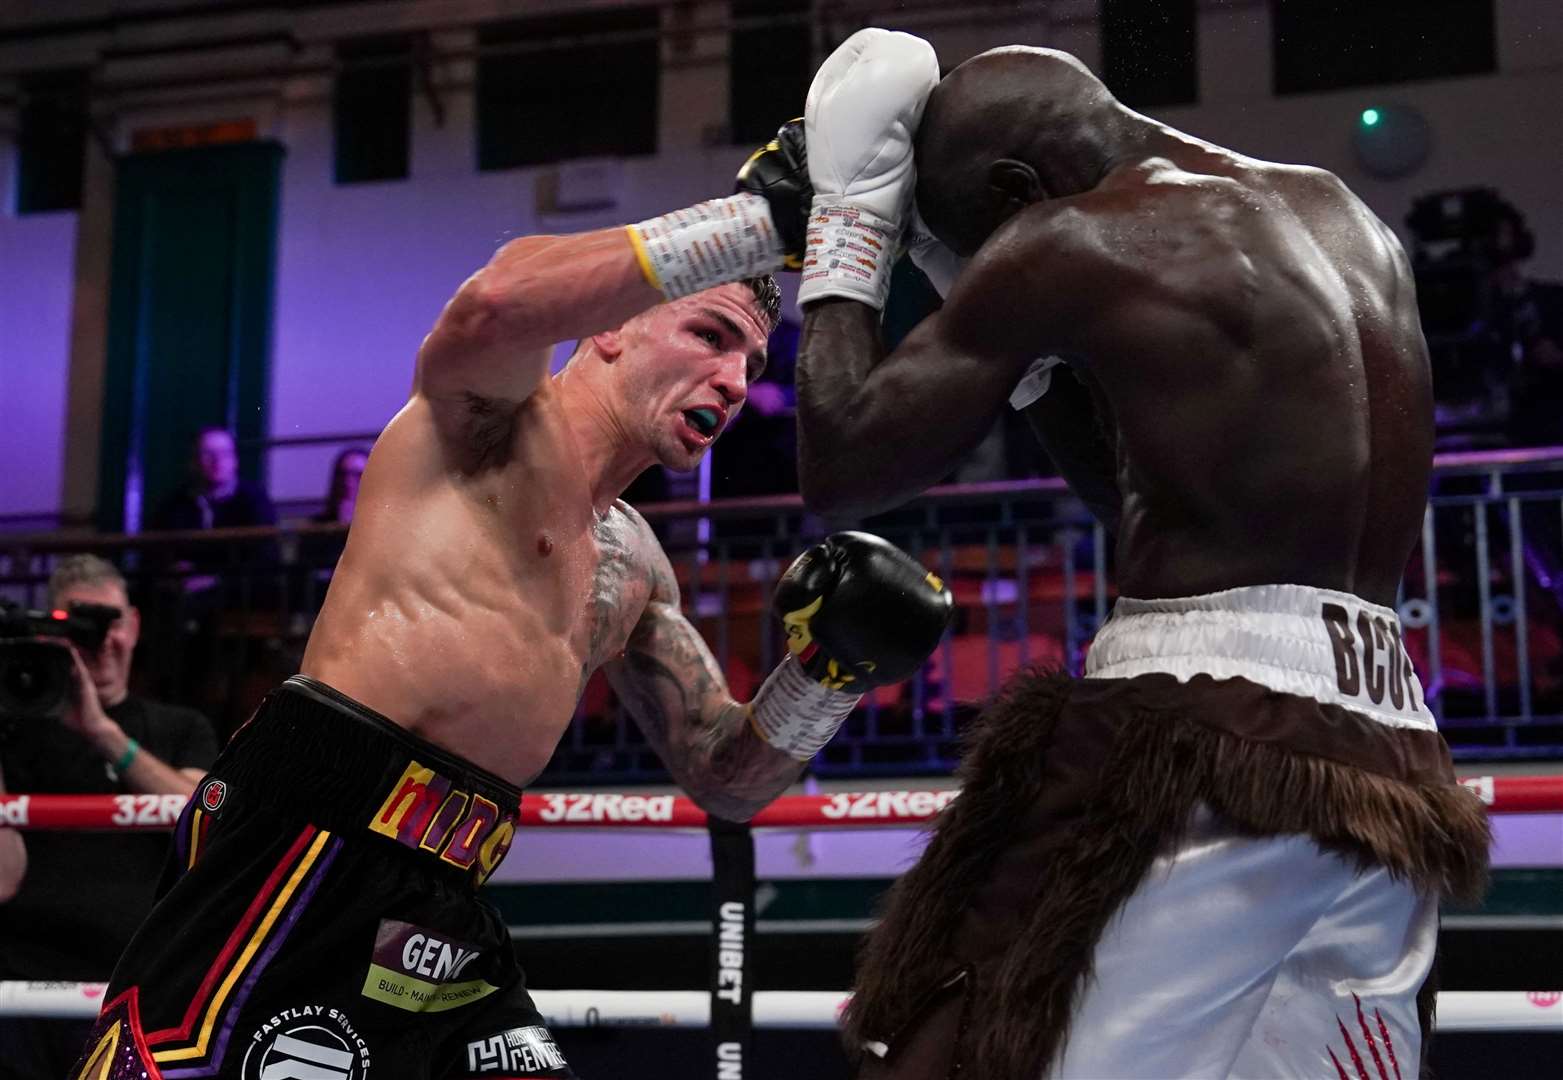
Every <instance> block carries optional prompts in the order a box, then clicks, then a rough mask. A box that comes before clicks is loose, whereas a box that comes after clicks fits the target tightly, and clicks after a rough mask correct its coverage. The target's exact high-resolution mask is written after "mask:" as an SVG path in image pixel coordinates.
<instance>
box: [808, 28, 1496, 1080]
mask: <svg viewBox="0 0 1563 1080" xmlns="http://www.w3.org/2000/svg"><path fill="white" fill-rule="evenodd" d="M805 134H806V140H805V141H806V153H807V162H806V169H807V172H808V174H809V178H810V182H811V184H812V188H813V213H812V216H811V218H810V225H809V232H808V238H807V249H806V254H805V260H804V267H803V281H802V287H801V289H800V297H799V298H800V303H801V304H802V305H803V307H804V311H805V326H804V333H803V346H802V352H801V354H800V360H799V425H800V430H799V439H800V479H801V482H802V484H803V491H804V498H805V500H806V501H808V502H809V503H810V504H811V505H812V506H813V507H814V508H816V509H818V510H820V511H822V512H825V513H827V514H833V515H837V516H854V515H863V514H866V513H872V512H875V511H879V510H883V509H886V508H888V507H891V506H894V505H896V504H897V503H899V502H900V501H902V500H904V499H906V498H907V497H910V496H911V495H913V494H915V493H917V492H918V491H920V490H922V489H923V488H924V487H926V486H927V485H929V484H931V483H933V482H936V481H937V480H938V479H939V478H940V477H942V476H944V475H946V474H947V473H948V471H949V470H950V469H951V468H952V467H953V465H954V464H955V463H956V461H958V460H959V458H960V457H961V455H962V454H964V453H965V452H966V451H967V450H968V449H969V448H970V447H972V446H973V445H975V443H976V442H977V441H978V440H979V439H981V438H982V436H983V435H984V434H985V433H986V432H988V431H989V430H990V429H991V427H992V425H993V423H994V421H995V420H996V419H997V417H998V416H999V414H1000V411H1001V410H1002V409H1005V408H1007V407H1010V406H1011V405H1013V406H1014V407H1016V408H1021V409H1024V410H1025V413H1026V415H1027V417H1028V419H1029V420H1030V422H1031V424H1032V426H1033V428H1034V429H1035V430H1036V431H1037V433H1038V434H1039V435H1040V436H1041V437H1042V439H1043V441H1044V442H1045V443H1046V445H1047V446H1048V448H1049V450H1050V451H1051V452H1052V453H1053V454H1054V456H1055V457H1056V459H1057V461H1058V463H1059V465H1060V467H1061V470H1062V471H1063V473H1064V475H1065V477H1066V478H1067V479H1068V480H1069V481H1070V483H1071V485H1072V486H1073V487H1074V488H1075V490H1076V491H1077V492H1078V493H1079V494H1080V495H1081V496H1082V497H1083V498H1084V499H1085V500H1086V501H1087V503H1088V504H1089V505H1090V506H1091V507H1092V508H1093V509H1094V510H1095V511H1096V512H1097V513H1098V515H1099V516H1100V517H1101V518H1102V520H1103V521H1104V523H1105V524H1106V525H1107V526H1108V528H1109V529H1111V530H1112V531H1113V532H1114V534H1115V542H1116V560H1115V561H1116V570H1117V583H1118V587H1119V589H1120V590H1121V593H1122V597H1121V598H1120V599H1119V600H1118V601H1117V603H1116V606H1115V607H1114V610H1113V615H1112V618H1111V619H1110V620H1109V621H1108V622H1107V623H1106V625H1105V626H1104V627H1103V628H1102V629H1101V631H1100V632H1099V634H1098V635H1097V637H1096V640H1095V642H1094V643H1093V645H1092V646H1091V650H1090V654H1089V657H1088V660H1087V663H1086V677H1085V678H1084V679H1080V680H1074V679H1068V678H1063V677H1054V678H1045V677H1037V676H1026V677H1022V678H1020V679H1017V680H1016V681H1015V682H1014V683H1013V684H1012V685H1011V686H1010V687H1009V689H1008V690H1007V692H1006V694H1005V695H1004V696H1003V698H1002V699H1001V700H1000V701H999V702H998V703H997V704H996V705H995V706H993V707H992V708H991V709H990V710H989V711H988V712H987V714H986V715H985V716H984V718H983V719H982V721H981V722H980V723H979V724H978V726H977V729H976V730H975V731H974V732H973V733H972V735H971V741H970V743H969V746H968V749H967V752H966V755H965V759H964V763H963V766H962V770H961V780H962V792H963V793H962V795H961V797H960V798H959V799H958V800H956V801H955V802H954V803H953V804H952V806H951V808H950V809H949V810H948V811H947V812H946V813H945V814H944V815H943V817H942V818H941V820H940V822H939V823H938V827H937V829H936V831H935V834H934V837H933V839H932V842H931V843H930V845H929V847H928V849H927V851H926V853H925V855H924V856H923V858H922V859H921V860H920V862H919V863H918V864H917V866H915V867H914V868H913V869H912V870H911V871H910V872H909V873H908V874H907V875H906V876H905V877H904V878H903V879H902V880H901V881H900V882H899V883H898V884H897V886H896V888H895V889H894V891H893V893H892V895H891V897H890V899H889V901H888V904H887V907H886V910H885V912H884V918H883V919H882V921H881V922H880V923H879V924H878V925H877V927H876V928H875V929H874V931H873V932H872V933H871V935H870V937H869V940H868V942H867V943H866V946H865V948H864V951H863V953H862V957H861V963H860V969H859V973H858V978H857V985H856V997H855V1000H854V1002H853V1005H852V1007H851V1010H850V1013H849V1016H848V1035H849V1045H850V1047H851V1049H852V1050H853V1051H854V1052H855V1053H858V1054H860V1055H861V1057H862V1067H861V1073H860V1075H861V1076H862V1077H863V1078H864V1080H869V1078H873V1080H879V1078H886V1077H893V1078H896V1080H912V1078H919V1080H947V1078H955V1077H968V1076H970V1077H980V1078H982V1080H1036V1078H1037V1077H1041V1076H1054V1077H1158V1078H1165V1077H1193V1076H1198V1077H1222V1076H1244V1077H1283V1076H1284V1077H1322V1076H1336V1075H1339V1076H1342V1077H1345V1076H1348V1075H1351V1076H1358V1075H1360V1076H1370V1075H1371V1076H1376V1077H1392V1076H1401V1075H1405V1076H1411V1075H1414V1074H1415V1073H1416V1071H1417V1068H1418V1059H1419V1056H1420V1055H1421V1053H1422V1051H1423V1049H1424V1048H1425V1046H1426V1039H1427V1032H1428V1030H1429V1027H1428V1025H1429V1021H1430V1009H1431V1001H1432V982H1431V979H1430V978H1429V974H1430V971H1431V969H1432V966H1433V958H1434V950H1435V944H1436V937H1437V912H1438V902H1439V899H1440V897H1443V896H1450V895H1453V896H1458V897H1462V898H1465V899H1470V898H1471V897H1473V895H1475V894H1476V893H1478V892H1479V890H1480V888H1481V882H1482V880H1483V875H1484V871H1485V866H1486V845H1487V831H1486V822H1485V819H1484V815H1483V813H1482V811H1481V808H1480V806H1479V804H1478V803H1477V801H1476V800H1475V799H1474V798H1473V797H1471V796H1470V795H1469V793H1467V792H1465V791H1464V790H1463V789H1461V788H1460V787H1459V786H1458V785H1457V784H1456V783H1455V781H1454V776H1453V771H1452V769H1451V765H1450V760H1449V755H1448V750H1447V747H1446V746H1445V745H1444V742H1443V740H1442V738H1441V737H1440V735H1439V734H1438V732H1437V730H1436V727H1435V725H1434V723H1433V718H1432V715H1431V713H1430V712H1429V710H1428V707H1427V705H1426V703H1425V702H1424V700H1423V697H1422V691H1421V687H1420V685H1419V683H1418V682H1417V678H1416V674H1415V672H1414V671H1413V670H1412V667H1411V663H1410V660H1409V658H1408V657H1407V655H1406V652H1405V649H1404V648H1403V645H1402V640H1401V636H1402V630H1401V626H1400V622H1399V619H1398V618H1397V616H1396V613H1395V611H1394V608H1393V605H1394V603H1395V597H1396V590H1397V586H1398V583H1399V581H1400V575H1401V572H1402V570H1403V568H1404V566H1405V562H1406V559H1407V556H1408V554H1409V552H1410V550H1411V547H1412V544H1413V543H1414V541H1415V538H1416V536H1417V532H1418V529H1419V528H1420V525H1421V521H1422V515H1423V508H1424V504H1425V499H1426V493H1427V481H1428V475H1429V469H1430V466H1431V448H1432V416H1431V411H1432V410H1431V393H1430V379H1429V373H1428V362H1427V353H1426V348H1425V345H1424V343H1423V340H1422V335H1421V331H1420V328H1419V323H1418V318H1417V310H1416V305H1415V297H1414V292H1413V287H1412V281H1411V274H1410V269H1409V266H1408V264H1407V260H1406V257H1405V254H1404V252H1403V251H1402V250H1401V248H1400V245H1399V244H1398V243H1397V242H1396V240H1395V237H1394V235H1393V234H1392V233H1391V232H1390V230H1389V229H1388V228H1386V227H1385V226H1384V225H1383V224H1382V223H1381V222H1380V221H1379V220H1378V219H1377V218H1375V217H1374V216H1373V215H1372V213H1370V212H1369V211H1368V210H1367V208H1366V207H1364V206H1363V204H1362V203H1361V202H1360V201H1359V200H1358V199H1357V198H1356V197H1354V196H1353V195H1352V194H1351V192H1349V191H1348V190H1347V189H1346V188H1345V186H1344V185H1342V184H1341V182H1340V181H1339V180H1338V179H1336V178H1335V177H1333V176H1331V175H1330V174H1328V173H1326V172H1323V171H1322V170H1319V169H1312V168H1305V167H1298V166H1289V165H1277V164H1273V163H1269V162H1263V161H1257V160H1254V159H1252V158H1247V157H1244V156H1242V155H1239V154H1236V153H1233V152H1232V151H1229V150H1226V149H1223V148H1221V147H1219V146H1215V145H1213V144H1211V143H1208V142H1204V141H1201V140H1199V139H1196V138H1193V137H1191V136H1188V135H1185V134H1183V133H1181V132H1177V131H1174V130H1172V129H1171V128H1168V127H1166V126H1165V125H1162V124H1159V123H1157V122H1156V121H1154V120H1151V119H1149V118H1147V117H1144V116H1141V115H1139V114H1137V113H1134V112H1132V111H1130V110H1129V109H1126V108H1124V107H1123V106H1122V105H1121V104H1119V103H1118V102H1117V101H1116V100H1115V99H1114V98H1113V97H1112V95H1111V94H1110V93H1108V92H1107V90H1106V89H1105V88H1104V87H1103V86H1102V84H1101V83H1100V82H1099V81H1098V80H1097V79H1096V78H1095V77H1094V76H1092V75H1091V73H1090V72H1089V71H1088V70H1086V68H1085V67H1084V66H1083V65H1082V64H1080V63H1079V62H1078V61H1077V60H1075V59H1074V58H1073V57H1071V56H1068V55H1067V54H1063V53H1059V52H1054V51H1049V50H1043V49H1032V48H1023V47H1014V48H1008V49H1000V50H995V51H993V52H990V53H985V54H983V55H981V56H979V57H977V58H975V59H973V60H971V61H969V62H968V63H966V64H963V65H962V66H960V67H959V68H957V69H956V70H955V71H954V72H952V73H951V75H949V76H948V77H947V78H945V79H944V80H943V81H942V82H941V81H940V80H939V69H938V64H937V60H936V59H935V57H934V54H933V51H932V49H931V48H930V47H929V46H928V45H927V43H926V42H922V41H920V40H919V39H916V38H913V37H910V36H909V35H905V34H892V33H889V32H886V31H882V30H865V31H862V32H860V33H859V34H856V35H854V36H853V37H852V38H850V39H849V40H848V41H847V42H846V43H845V44H843V45H842V46H841V48H840V49H838V50H837V52H836V53H835V54H834V55H832V56H831V57H830V58H829V59H828V60H827V61H826V62H825V64H824V65H823V66H822V67H821V69H820V71H819V73H818V75H817V77H816V79H815V81H814V85H813V87H812V88H811V90H810V92H809V100H808V108H807V111H806V117H805ZM914 140H915V147H916V153H915V169H914V152H913V147H914ZM795 165H796V167H797V169H798V171H800V172H801V171H802V170H803V168H804V167H805V165H804V162H802V161H801V160H798V161H796V162H795ZM914 184H915V207H914ZM917 210H920V211H921V217H922V219H924V220H925V221H926V226H922V225H920V224H918V223H917V221H916V213H915V211H917ZM903 246H904V247H906V248H907V249H909V250H910V251H911V253H912V255H913V257H914V259H916V260H917V261H918V263H919V265H920V266H922V267H923V268H924V270H925V271H926V272H927V273H928V275H929V277H930V280H932V281H933V282H934V283H935V285H936V286H937V287H939V289H940V291H941V293H943V294H944V295H945V302H944V306H943V308H942V309H941V310H939V311H938V312H937V313H935V314H933V315H932V316H930V317H929V318H927V319H925V320H924V321H923V322H922V323H921V324H919V325H918V326H917V327H916V328H915V329H914V330H913V331H912V332H911V333H910V334H909V335H908V336H907V337H906V338H905V339H904V340H903V341H902V342H901V343H900V344H899V345H898V346H897V347H896V348H895V349H894V351H891V352H889V353H888V354H887V351H886V349H885V346H884V344H883V343H882V341H881V337H880V326H879V322H880V310H881V309H882V308H883V305H884V301H885V296H886V292H887V290H888V285H889V273H890V266H891V263H892V261H893V259H894V257H895V255H896V254H897V252H898V251H899V250H900V249H901V248H902V247H903ZM967 260H969V262H968V261H967ZM847 460H850V462H851V468H850V469H843V468H841V462H843V461H847Z"/></svg>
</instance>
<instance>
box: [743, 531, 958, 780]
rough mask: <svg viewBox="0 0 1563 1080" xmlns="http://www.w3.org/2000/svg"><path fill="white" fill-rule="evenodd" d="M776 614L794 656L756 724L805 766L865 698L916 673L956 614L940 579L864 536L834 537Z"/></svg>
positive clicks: (792, 581) (797, 569)
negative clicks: (952, 616)
mask: <svg viewBox="0 0 1563 1080" xmlns="http://www.w3.org/2000/svg"><path fill="white" fill-rule="evenodd" d="M773 605H774V607H775V609H776V612H777V614H779V615H780V616H781V620H782V623H783V625H784V626H786V628H787V654H788V655H787V657H786V658H785V659H783V661H782V662H781V664H780V665H778V666H777V668H776V670H775V671H774V672H772V673H771V676H770V677H769V678H768V679H766V680H765V684H764V685H763V686H761V687H760V692H759V693H758V694H756V695H755V699H754V702H753V704H752V705H751V706H750V709H751V712H750V716H751V719H752V720H753V722H754V727H755V730H756V731H758V732H759V733H760V735H761V737H763V738H764V739H765V740H766V741H767V742H769V743H770V744H771V745H772V746H775V747H776V748H777V749H779V750H782V751H783V752H785V753H787V754H789V755H791V756H792V757H794V758H797V759H798V760H800V761H807V760H808V759H809V758H811V757H813V756H814V754H816V753H818V752H819V749H820V748H821V747H823V746H824V745H825V744H826V743H827V742H829V741H830V739H831V736H833V735H834V734H835V733H836V730H837V729H838V728H840V726H841V724H842V722H843V721H844V720H845V719H846V718H847V715H848V714H849V713H850V712H851V711H852V709H853V707H854V706H855V705H856V704H857V702H858V699H859V698H861V697H862V696H863V694H864V693H865V692H866V691H868V690H869V689H871V688H873V687H876V686H885V685H888V684H890V683H895V682H900V681H901V680H902V679H905V678H908V677H910V676H911V675H912V674H913V673H915V672H916V671H917V669H918V668H920V667H921V666H922V665H923V662H924V661H925V660H927V659H928V656H929V654H930V653H932V652H933V650H934V648H935V647H937V645H938V644H939V639H940V638H942V637H943V636H944V631H945V628H946V627H948V626H949V623H950V617H951V615H952V613H953V611H954V599H953V597H951V595H950V590H949V589H947V588H945V585H944V583H943V582H942V581H940V580H939V579H938V577H936V576H935V575H934V574H932V573H930V572H929V571H928V569H927V568H926V567H924V566H923V565H922V564H921V563H919V562H918V561H917V560H915V559H913V558H912V557H911V556H910V555H907V554H906V553H905V552H903V551H901V550H900V549H899V548H897V547H896V546H895V545H894V544H891V543H889V542H887V541H885V540H881V539H880V538H879V537H877V536H872V535H870V534H868V533H861V532H841V533H836V534H834V535H832V536H830V537H828V538H827V539H826V540H825V541H824V542H823V543H820V544H816V545H815V546H814V547H812V548H810V549H809V550H808V551H806V552H804V553H803V554H802V555H800V556H798V558H797V560H796V561H794V562H793V564H792V565H791V566H790V567H788V568H787V572H786V573H785V574H783V575H782V578H781V581H780V582H779V583H778V584H777V586H776V594H775V597H774V599H773Z"/></svg>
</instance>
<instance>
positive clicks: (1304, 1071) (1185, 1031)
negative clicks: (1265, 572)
mask: <svg viewBox="0 0 1563 1080" xmlns="http://www.w3.org/2000/svg"><path fill="white" fill-rule="evenodd" d="M960 778H961V797H960V798H959V799H956V800H955V801H954V802H953V803H951V805H950V806H949V808H947V809H946V810H945V811H944V812H943V813H942V814H941V815H940V818H939V820H938V822H937V824H936V826H935V829H934V834H933V836H932V838H931V839H930V841H929V844H928V846H927V848H926V849H925V850H924V852H923V855H922V857H921V858H920V859H919V860H918V863H917V865H916V866H914V867H913V868H912V869H911V870H909V871H908V872H907V873H906V874H905V875H904V876H903V877H902V878H901V879H900V880H899V881H898V882H897V883H896V884H895V886H894V888H893V889H892V890H891V892H890V894H889V896H888V898H887V901H886V903H885V905H884V909H883V917H882V919H881V920H880V922H879V924H878V925H877V926H876V927H875V928H874V929H873V930H872V931H871V932H870V934H869V936H868V938H867V940H866V941H865V943H864V947H863V949H862V950H861V952H860V954H859V964H858V975H857V980H856V987H855V996H854V998H853V1000H852V1003H851V1005H850V1006H849V1008H848V1011H847V1014H846V1018H845V1023H846V1029H847V1035H848V1038H849V1040H850V1043H849V1045H855V1046H858V1047H861V1048H862V1050H863V1057H862V1060H861V1062H860V1072H859V1077H860V1080H964V1078H966V1077H982V1080H1038V1078H1039V1077H1052V1078H1063V1077H1069V1078H1085V1077H1090V1078H1102V1077H1115V1078H1116V1077H1156V1078H1168V1077H1199V1078H1202V1080H1203V1078H1207V1077H1208V1078H1215V1077H1245V1078H1261V1077H1262V1078H1266V1080H1268V1078H1276V1077H1306V1078H1316V1077H1323V1078H1333V1077H1342V1078H1349V1080H1364V1078H1365V1080H1401V1078H1406V1080H1409V1078H1410V1077H1414V1076H1416V1075H1417V1073H1418V1070H1419V1066H1420V1057H1421V1053H1422V1042H1423V1039H1424V1037H1425V1036H1424V1032H1425V1031H1426V1030H1428V1028H1427V1025H1428V1023H1429V1022H1430V1013H1429V1012H1428V1009H1429V1008H1430V1003H1431V1001H1432V997H1433V991H1434V989H1435V988H1434V987H1433V985H1432V980H1431V979H1430V978H1429V977H1428V976H1429V972H1430V971H1431V970H1432V968H1433V959H1434V953H1435V950H1436V946H1437V930H1438V902H1439V899H1440V898H1441V897H1444V896H1450V897H1457V898H1460V899H1461V900H1464V901H1467V902H1469V901H1470V900H1472V899H1474V898H1475V897H1476V896H1478V895H1480V892H1481V890H1482V888H1483V882H1484V880H1485V873H1486V859H1487V843H1488V831H1487V822H1486V817H1485V814H1484V813H1483V811H1482V808H1481V805H1480V803H1479V802H1478V801H1477V800H1476V799H1475V798H1473V797H1472V796H1471V795H1470V793H1469V792H1467V791H1465V790H1464V789H1463V788H1461V787H1460V786H1459V784H1458V783H1456V781H1455V777H1454V770H1453V766H1452V763H1451V762H1450V760H1449V751H1448V747H1447V746H1446V745H1445V744H1444V741H1443V739H1442V737H1441V736H1440V735H1439V734H1438V731H1437V727H1436V725H1435V724H1434V723H1433V720H1432V717H1431V715H1430V714H1429V713H1428V710H1427V706H1426V704H1425V702H1424V701H1423V698H1422V690H1421V687H1420V686H1419V685H1418V684H1417V680H1416V676H1415V673H1414V672H1413V671H1412V669H1411V664H1410V661H1409V659H1408V658H1407V655H1406V652H1405V649H1404V646H1403V643H1402V641H1401V628H1400V623H1399V620H1398V619H1397V618H1396V617H1395V614H1394V612H1392V611H1389V610H1388V609H1386V608H1382V607H1378V606H1375V605H1372V604H1368V603H1365V602H1363V601H1362V600H1360V599H1358V598H1356V597H1353V596H1349V595H1345V594H1342V593H1336V592H1328V591H1325V590H1320V589H1313V588H1301V587H1295V586H1289V585H1269V586H1261V587H1253V588H1243V589H1234V590H1230V591H1226V592H1221V593H1216V594H1213V595H1209V596H1195V597H1184V598H1179V599H1173V600H1155V601H1140V600H1129V599H1125V600H1120V601H1118V604H1117V606H1116V607H1115V608H1114V612H1113V616H1112V618H1111V619H1110V620H1109V621H1108V622H1107V623H1106V625H1104V626H1103V627H1102V629H1101V631H1100V632H1099V633H1098V635H1097V637H1096V640H1095V642H1094V643H1093V645H1092V648H1091V652H1090V656H1089V660H1088V662H1087V665H1086V677H1085V678H1080V679H1076V678H1071V677H1070V676H1068V675H1066V674H1062V673H1054V674H1048V673H1042V672H1026V673H1022V674H1020V675H1018V676H1017V677H1016V678H1015V679H1013V680H1012V681H1011V682H1010V684H1009V685H1008V686H1007V687H1006V688H1005V690H1004V693H1003V695H1001V697H1000V698H999V700H997V701H996V702H994V703H993V704H992V705H991V706H990V707H989V708H987V709H986V710H985V711H984V713H983V715H982V716H981V717H980V718H978V719H977V721H975V723H974V724H973V727H972V729H971V731H970V732H969V735H968V742H967V746H966V749H965V751H964V753H963V759H962V765H961V773H960Z"/></svg>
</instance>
